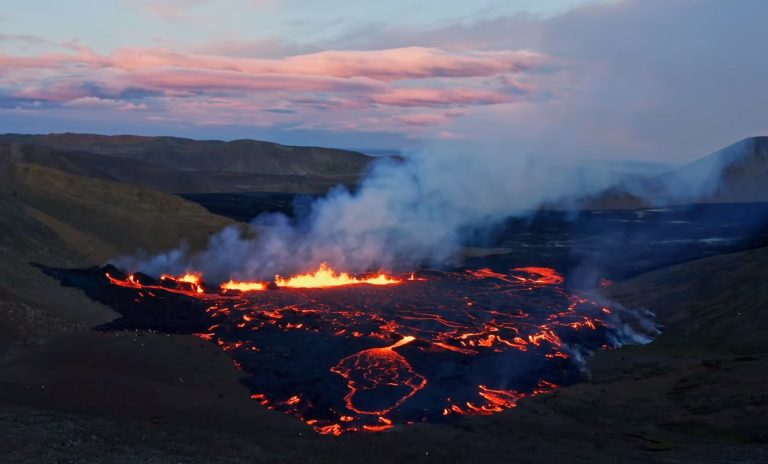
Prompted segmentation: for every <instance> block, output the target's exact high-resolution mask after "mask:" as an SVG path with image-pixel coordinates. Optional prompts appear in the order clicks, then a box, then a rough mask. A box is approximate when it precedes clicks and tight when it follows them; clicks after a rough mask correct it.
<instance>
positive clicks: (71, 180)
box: [0, 158, 232, 344]
mask: <svg viewBox="0 0 768 464" xmlns="http://www.w3.org/2000/svg"><path fill="white" fill-rule="evenodd" d="M229 224H232V221H230V220H228V219H225V218H222V217H219V216H215V215H212V214H210V213H208V212H207V211H206V210H205V209H204V208H202V207H201V206H198V205H197V204H195V203H191V202H188V201H185V200H183V199H181V198H179V197H176V196H174V195H168V194H164V193H160V192H154V191H150V190H145V189H142V188H139V187H134V186H131V185H127V184H123V183H118V182H110V181H105V180H101V179H94V178H89V177H82V176H75V175H71V174H67V173H64V172H61V171H58V170H55V169H51V168H46V167H41V166H37V165H31V164H23V163H15V162H11V161H9V160H8V159H4V158H0V333H4V334H5V335H4V336H2V337H0V339H2V340H3V342H8V341H10V340H12V339H13V338H15V337H16V336H23V335H24V334H27V333H32V334H35V333H37V332H38V331H40V330H42V331H43V333H49V332H51V331H53V332H56V331H58V330H65V327H67V325H68V323H67V322H66V321H68V320H71V321H79V323H82V320H91V316H93V317H96V319H97V320H98V321H102V320H104V317H105V315H106V316H108V315H109V312H106V311H104V308H101V307H100V305H96V304H94V303H93V302H91V301H89V300H88V299H86V298H83V297H82V296H80V295H79V294H77V293H76V292H70V291H68V290H66V289H63V288H61V287H60V286H59V285H58V283H57V282H55V281H54V280H52V279H49V278H47V277H45V276H43V275H42V273H41V272H40V271H39V270H38V269H37V268H35V267H34V266H32V265H31V263H35V262H37V263H42V264H47V265H52V266H63V267H70V266H72V267H81V266H91V265H96V264H101V263H103V262H105V261H106V260H107V259H109V258H112V257H115V256H119V255H122V254H128V253H133V252H135V251H136V250H137V249H139V248H142V249H145V250H147V251H150V252H157V251H160V250H165V249H169V248H173V247H176V246H177V245H178V244H179V240H181V238H185V239H186V240H188V241H189V242H190V243H191V245H192V246H194V247H201V246H203V245H204V244H205V243H206V241H207V238H208V236H209V235H211V234H213V233H215V232H217V231H219V230H220V229H221V228H222V227H225V226H227V225H229ZM14 308H15V309H14ZM52 321H56V322H55V323H54V322H52ZM4 328H5V329H7V330H8V331H9V333H11V332H12V333H14V334H16V335H9V333H6V332H5V331H4V330H3V329H4ZM0 344H2V342H0Z"/></svg>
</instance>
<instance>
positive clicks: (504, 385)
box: [45, 265, 641, 435]
mask: <svg viewBox="0 0 768 464" xmlns="http://www.w3.org/2000/svg"><path fill="white" fill-rule="evenodd" d="M45 270H46V272H47V273H49V274H50V275H52V276H54V277H56V278H58V279H59V280H60V281H61V282H62V283H63V284H65V285H68V286H75V287H79V288H81V289H83V290H84V291H85V292H86V293H87V294H88V295H89V296H90V297H91V298H93V299H94V300H96V301H99V302H102V303H105V304H107V305H109V306H111V307H112V308H114V309H115V310H117V311H118V312H119V313H120V314H121V315H122V317H121V318H120V319H117V320H115V321H113V322H111V323H109V324H106V325H104V326H101V327H100V329H101V330H125V329H141V330H146V329H152V330H157V331H162V332H169V333H187V334H195V335H196V336H198V337H200V338H202V339H205V340H208V341H210V342H212V343H215V344H216V345H218V346H219V347H220V348H221V349H222V350H224V351H225V352H226V353H227V354H228V355H229V356H230V357H231V359H232V360H233V362H234V363H235V365H236V366H237V367H238V368H239V369H240V370H241V371H242V372H243V373H244V375H245V378H244V379H243V383H244V384H245V385H246V386H247V387H248V388H249V389H250V391H251V398H253V399H255V400H256V401H258V402H259V403H260V404H261V405H263V406H266V407H268V408H270V409H276V410H279V411H283V412H285V413H287V414H289V415H291V416H294V417H296V418H298V419H300V420H302V421H304V422H306V423H307V424H309V425H310V426H312V427H313V428H314V430H315V431H317V432H319V433H321V434H332V435H340V434H343V433H347V432H361V431H383V430H388V429H390V428H392V427H394V426H396V425H401V424H412V423H414V422H439V421H445V420H452V419H453V418H454V417H457V416H465V415H489V414H493V413H497V412H500V411H503V410H505V409H509V408H513V407H515V406H516V405H517V403H518V401H519V400H520V399H521V398H524V397H527V396H533V395H537V394H540V393H544V392H548V391H551V390H552V389H554V388H556V387H557V386H559V385H568V384H573V383H575V382H577V381H579V380H580V379H581V377H582V372H581V367H582V366H581V360H582V359H583V357H584V356H585V355H586V354H589V353H591V352H593V351H595V350H598V349H601V348H609V347H614V346H618V345H620V344H622V343H623V342H624V341H625V340H624V338H623V337H624V335H623V333H624V332H620V330H621V331H626V327H627V323H629V324H630V325H632V324H633V323H635V326H636V327H637V328H638V330H640V326H641V324H640V323H639V322H638V321H634V322H633V321H628V320H627V319H626V317H628V316H627V315H626V314H623V313H622V312H621V311H620V310H618V309H614V308H609V307H607V306H605V305H602V304H599V303H598V302H596V301H593V300H590V299H588V298H586V297H584V296H579V295H576V294H573V293H570V292H568V291H567V290H566V289H565V287H564V279H563V277H562V276H561V275H560V274H559V273H558V272H557V271H555V270H553V269H550V268H541V267H525V268H515V269H512V270H509V271H508V272H495V271H493V270H491V269H468V270H458V271H453V272H448V271H436V270H423V271H419V272H415V273H412V274H407V275H394V276H392V275H387V274H376V275H366V276H350V275H349V274H346V273H340V274H339V273H336V272H335V271H333V270H332V269H330V268H329V267H328V266H327V265H323V266H321V267H320V269H318V270H317V271H316V272H314V273H310V274H305V275H298V276H293V277H290V278H282V277H279V276H278V277H276V278H275V280H274V281H273V282H234V281H230V282H225V283H223V284H222V285H220V286H218V287H214V286H209V285H206V283H205V282H204V280H203V277H202V276H200V275H199V274H192V273H190V274H187V275H184V276H176V277H174V276H168V275H165V276H161V277H160V278H159V279H155V278H152V277H150V276H147V275H144V274H125V273H123V272H121V271H120V270H118V269H117V268H114V267H112V266H109V267H106V268H92V269H87V270H57V269H45Z"/></svg>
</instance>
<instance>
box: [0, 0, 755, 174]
mask: <svg viewBox="0 0 768 464" xmlns="http://www.w3.org/2000/svg"><path fill="white" fill-rule="evenodd" d="M11 3H12V6H11V7H9V8H7V9H6V10H5V11H4V12H3V13H2V14H0V24H1V25H2V27H3V31H4V32H3V33H1V34H0V70H2V71H3V72H2V75H1V76H0V126H2V127H3V129H4V130H3V131H4V132H20V133H22V132H23V133H28V132H34V133H57V132H75V133H83V132H88V133H102V134H118V133H121V134H135V135H146V136H156V135H161V134H164V135H168V136H177V137H185V138H193V139H222V140H231V139H243V138H247V139H258V140H269V141H274V142H276V143H281V144H286V145H302V146H327V147H337V148H345V149H350V148H349V147H365V148H366V149H367V150H398V151H402V152H409V151H421V150H427V151H440V150H441V149H443V148H444V147H446V146H458V147H468V148H467V149H473V147H480V148H482V149H485V150H505V151H509V152H510V155H519V156H528V157H530V156H533V157H544V158H567V159H591V158H595V159H626V160H644V161H664V162H669V161H672V162H678V163H679V162H683V161H685V160H692V159H695V158H696V157H700V156H703V155H704V154H706V153H710V152H712V151H713V150H716V149H717V148H714V147H720V146H724V145H727V144H728V143H732V142H734V141H736V140H740V139H742V138H745V137H748V136H751V135H754V134H760V133H766V132H768V124H767V123H766V121H765V118H764V117H763V115H762V114H761V113H760V108H761V106H762V105H761V104H760V103H761V102H763V101H768V95H766V92H765V90H764V86H763V85H762V82H761V76H763V75H765V72H766V71H768V64H767V63H764V60H755V59H753V57H754V56H759V54H760V53H761V50H764V49H765V48H766V46H768V38H766V37H765V35H764V34H763V33H762V25H761V22H760V20H759V18H761V17H764V16H765V15H761V14H760V12H763V13H768V4H767V3H765V2H761V1H759V0H740V1H738V2H729V3H725V2H719V1H717V0H691V1H685V2H675V3H673V4H670V3H669V2H663V1H661V0H651V1H639V0H558V1H556V2H547V3H543V2H530V1H516V2H500V1H495V0H483V1H482V2H477V3H475V4H472V5H464V4H447V5H446V4H443V3H441V4H440V8H436V3H435V2H431V3H425V4H421V5H419V7H416V8H413V11H409V10H408V8H407V6H408V5H407V3H406V2H403V1H396V2H388V3H387V4H386V5H380V4H376V5H370V4H369V5H368V6H370V7H372V8H373V7H375V8H374V9H373V10H371V11H367V10H366V9H365V8H362V6H360V4H354V5H353V4H352V3H351V2H344V1H340V0H339V1H335V2H334V3H333V4H332V5H330V6H331V7H330V8H329V7H328V5H325V7H323V6H318V5H317V4H313V3H311V2H308V1H305V0H262V1H253V0H227V1H226V2H224V3H223V4H222V3H221V2H218V3H214V2H211V1H210V0H110V1H107V2H102V3H99V4H98V5H90V6H89V7H88V8H86V7H85V6H84V5H82V6H83V7H82V8H78V7H77V5H79V4H81V3H82V2H79V1H74V2H69V4H67V5H63V4H55V3H54V2H52V1H51V0H31V1H25V2H21V1H12V2H11ZM333 6H338V7H346V9H343V10H342V9H339V10H334V8H333ZM43 9H46V10H47V11H50V12H52V13H56V14H50V15H44V16H42V17H41V16H40V15H39V14H37V12H38V11H42V10H43ZM139 31H141V32H139ZM651 32H652V34H651ZM712 109H716V110H715V111H713V110H712Z"/></svg>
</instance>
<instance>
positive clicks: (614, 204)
mask: <svg viewBox="0 0 768 464" xmlns="http://www.w3.org/2000/svg"><path fill="white" fill-rule="evenodd" d="M756 201H768V137H765V136H762V137H750V138H747V139H744V140H741V141H739V142H736V143H734V144H732V145H729V146H727V147H725V148H723V149H721V150H718V151H716V152H715V153H712V154H711V155H708V156H705V157H703V158H701V159H699V160H696V161H694V162H692V163H689V164H686V165H684V166H682V167H680V168H677V169H675V170H673V171H671V172H668V173H665V174H662V175H658V176H653V177H635V178H633V179H631V180H629V181H625V182H623V183H622V184H621V185H618V186H615V187H612V188H610V189H608V190H606V191H605V192H603V193H601V194H599V195H596V196H593V197H590V198H587V199H585V200H584V201H583V204H584V206H585V208H586V209H631V208H643V207H654V206H664V205H672V204H686V203H739V202H756Z"/></svg>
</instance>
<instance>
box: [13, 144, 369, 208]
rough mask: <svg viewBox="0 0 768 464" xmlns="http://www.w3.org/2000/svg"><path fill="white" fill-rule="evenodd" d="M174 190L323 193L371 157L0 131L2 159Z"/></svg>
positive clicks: (354, 175)
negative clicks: (4, 157) (9, 158)
mask: <svg viewBox="0 0 768 464" xmlns="http://www.w3.org/2000/svg"><path fill="white" fill-rule="evenodd" d="M3 155H4V156H11V157H12V158H13V159H16V160H21V161H24V162H26V163H35V164H39V165H42V166H48V167H54V168H56V169H60V170H64V171H66V172H70V173H73V174H78V175H86V176H90V177H99V178H103V179H109V180H119V181H121V182H128V183H132V184H136V185H142V186H145V187H149V188H153V189H156V190H161V191H165V192H173V193H212V192H256V191H266V192H291V193H324V192H326V191H327V190H328V189H330V188H332V187H333V186H335V185H339V184H341V185H354V184H355V183H356V182H357V181H358V180H359V178H360V176H361V175H362V173H363V172H364V171H365V170H366V168H367V167H368V165H369V163H370V162H371V161H372V159H373V158H371V157H369V156H366V155H362V154H360V153H356V152H351V151H346V150H336V149H328V148H317V147H291V146H286V145H279V144H274V143H269V142H260V141H255V140H236V141H232V142H222V141H197V140H190V139H181V138H175V137H137V136H102V135H90V134H50V135H20V134H5V135H0V156H3Z"/></svg>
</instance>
